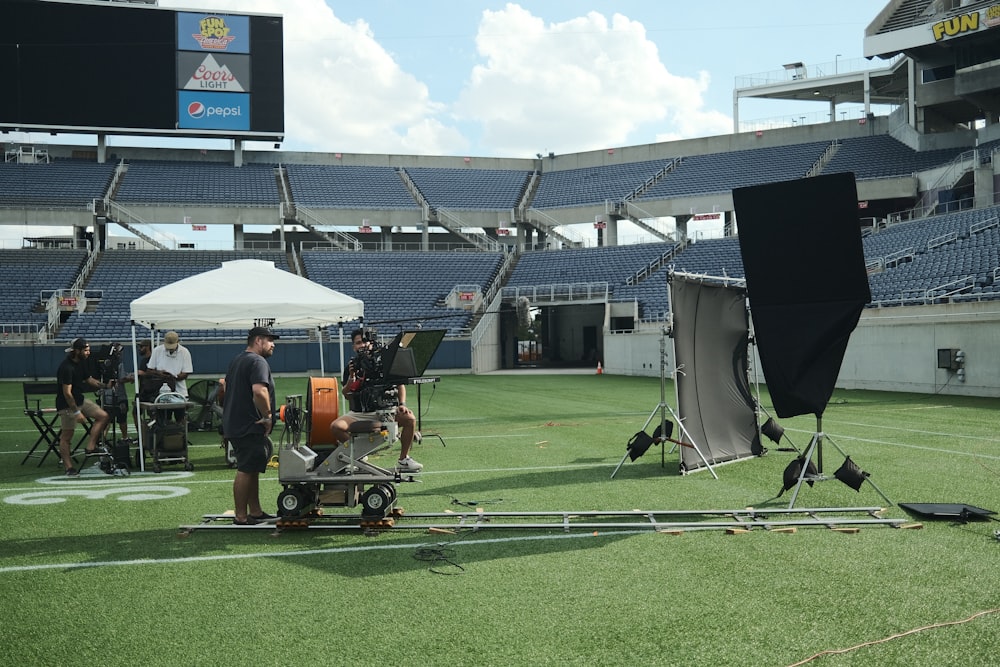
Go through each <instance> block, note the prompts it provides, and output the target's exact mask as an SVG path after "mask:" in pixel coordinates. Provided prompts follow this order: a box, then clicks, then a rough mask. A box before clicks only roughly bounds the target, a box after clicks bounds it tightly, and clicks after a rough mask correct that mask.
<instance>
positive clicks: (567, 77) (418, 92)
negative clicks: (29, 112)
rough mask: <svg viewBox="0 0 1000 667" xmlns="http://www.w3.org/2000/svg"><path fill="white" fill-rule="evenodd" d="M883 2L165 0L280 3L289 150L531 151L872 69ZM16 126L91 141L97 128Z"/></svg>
mask: <svg viewBox="0 0 1000 667" xmlns="http://www.w3.org/2000/svg"><path fill="white" fill-rule="evenodd" d="M886 2H887V0H841V1H840V2H837V3H812V2H809V3H804V2H801V0H794V1H793V0H767V1H766V2H747V1H746V0H714V1H711V2H705V3H680V2H675V1H673V0H614V1H611V0H609V1H604V0H576V1H570V0H523V1H522V2H506V3H505V2H501V1H490V0H420V1H414V0H326V1H324V0H160V2H159V4H160V6H161V7H168V8H174V9H198V10H210V11H212V10H217V11H228V12H236V13H239V12H248V13H269V14H281V15H283V16H284V21H283V23H284V46H285V140H284V142H283V143H282V144H281V149H282V150H288V151H322V152H345V153H390V154H404V155H460V156H485V157H517V158H530V157H534V156H535V155H536V154H537V153H543V154H547V153H549V152H554V153H556V154H560V153H573V152H580V151H588V150H597V149H604V148H612V147H620V146H631V145H636V144H645V143H653V142H661V141H670V140H676V139H685V138H694V137H703V136H713V135H720V134H728V133H731V132H732V131H733V89H734V87H735V86H736V80H737V77H740V76H746V75H753V74H760V73H764V72H781V71H783V70H782V65H783V64H785V63H791V62H796V61H798V62H803V63H805V64H806V65H808V66H814V67H820V68H822V69H824V71H827V72H832V71H833V70H834V68H836V69H837V70H838V71H847V70H855V69H864V68H866V67H869V66H871V65H873V64H874V65H877V64H878V62H879V61H875V62H874V63H869V62H868V61H867V60H865V59H864V58H863V57H862V52H863V42H864V30H865V28H866V27H867V25H868V24H869V23H870V22H871V21H872V20H873V19H874V17H875V16H876V15H877V14H878V12H879V11H880V10H881V9H882V8H883V7H885V5H886ZM827 113H828V108H827V105H826V104H825V103H816V104H810V103H791V102H779V101H771V100H743V101H741V103H740V113H739V115H740V120H741V121H743V122H747V121H760V120H768V121H772V122H773V121H781V120H787V121H788V122H789V123H790V122H791V120H792V119H800V118H802V117H803V116H807V117H808V118H809V120H808V122H814V119H815V122H821V120H822V119H825V118H826V116H827ZM854 113H856V112H855V111H853V110H852V111H851V114H852V116H853V115H854ZM22 138H23V139H24V140H26V141H29V142H33V143H38V142H41V143H45V142H49V143H59V144H62V143H82V144H84V145H90V146H95V145H96V139H95V137H93V136H89V137H88V136H83V137H76V136H70V135H66V136H62V135H60V136H56V137H48V136H47V135H44V136H36V135H22ZM134 145H139V146H153V145H174V146H180V147H185V148H186V147H192V148H217V149H226V148H229V147H230V143H229V142H226V141H223V140H195V139H186V140H163V141H160V140H152V139H150V138H138V137H136V138H132V137H123V136H111V137H108V146H109V148H112V149H113V147H114V146H134ZM245 149H247V150H270V149H272V144H270V143H268V144H263V143H261V142H256V143H255V142H248V143H246V144H245ZM23 229H24V228H23V227H14V228H13V230H10V229H7V230H4V231H2V232H0V240H4V239H7V238H8V237H9V236H10V233H11V231H13V232H14V237H15V238H16V239H17V240H18V244H19V241H20V238H21V236H22V235H23V234H22V231H23ZM180 233H184V234H185V235H187V236H190V235H191V234H190V233H188V232H178V234H180ZM194 240H198V237H197V236H195V237H194ZM8 247H9V245H8Z"/></svg>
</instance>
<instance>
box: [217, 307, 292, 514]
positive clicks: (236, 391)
mask: <svg viewBox="0 0 1000 667" xmlns="http://www.w3.org/2000/svg"><path fill="white" fill-rule="evenodd" d="M278 338H279V336H276V335H275V334H274V332H273V331H271V330H270V329H269V328H268V327H254V328H253V329H250V331H249V333H248V334H247V347H246V349H245V350H244V351H243V352H241V353H240V354H238V355H237V356H236V357H235V358H234V359H233V360H232V361H231V362H230V363H229V369H228V370H227V371H226V379H225V381H224V386H225V388H226V399H225V401H224V402H223V408H222V433H223V435H224V437H226V438H228V439H229V442H230V443H231V444H232V446H233V453H234V454H235V456H236V479H235V480H233V501H234V502H235V503H236V509H235V517H234V518H233V523H235V524H236V525H238V526H248V525H254V524H257V523H260V522H261V521H264V520H266V519H273V518H274V517H272V516H271V515H269V514H267V513H265V512H264V510H263V509H262V508H261V506H260V474H261V473H262V472H264V471H265V470H267V463H268V461H270V459H271V453H272V450H273V446H272V444H271V438H270V437H269V436H270V434H271V428H272V426H273V421H272V420H273V418H274V413H275V396H274V378H272V377H271V367H270V365H268V363H267V359H268V357H270V356H271V355H272V354H274V341H276V340H278Z"/></svg>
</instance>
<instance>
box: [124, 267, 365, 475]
mask: <svg viewBox="0 0 1000 667" xmlns="http://www.w3.org/2000/svg"><path fill="white" fill-rule="evenodd" d="M130 310H131V318H132V359H133V360H136V361H135V362H134V363H137V360H138V350H137V344H136V333H135V327H136V325H137V324H139V325H142V326H145V327H146V328H148V329H150V330H154V331H155V330H161V331H162V330H164V329H243V330H245V331H249V330H250V329H251V328H252V327H255V326H258V325H263V326H270V327H272V328H275V329H298V328H302V329H307V328H311V327H316V328H317V329H321V328H322V327H326V326H330V325H333V324H339V325H341V337H342V336H343V323H344V322H350V321H352V320H357V319H360V318H362V317H363V316H364V312H365V305H364V302H363V301H361V300H360V299H355V298H354V297H351V296H348V295H346V294H343V293H341V292H338V291H336V290H332V289H330V288H328V287H324V286H323V285H319V284H317V283H314V282H312V281H311V280H309V279H307V278H303V277H301V276H297V275H295V274H294V273H291V272H289V271H284V270H282V269H279V268H277V267H276V266H275V265H274V262H268V261H263V260H259V259H240V260H234V261H231V262H223V263H222V266H221V267H220V268H218V269H213V270H211V271H206V272H204V273H199V274H198V275H194V276H191V277H189V278H184V279H182V280H178V281H177V282H174V283H170V284H169V285H164V286H163V287H161V288H159V289H157V290H153V291H152V292H150V293H148V294H146V295H144V296H141V297H139V298H138V299H136V300H134V301H133V302H132V303H131V309H130ZM319 343H320V369H321V371H322V372H324V373H325V369H324V368H323V340H322V336H319ZM340 356H341V359H340V362H341V363H340V365H341V368H343V366H344V359H343V356H344V348H343V345H341V346H340ZM135 400H136V401H138V383H137V384H136V396H135ZM139 451H140V466H141V467H143V469H144V465H145V464H144V462H143V457H144V454H143V443H142V429H139Z"/></svg>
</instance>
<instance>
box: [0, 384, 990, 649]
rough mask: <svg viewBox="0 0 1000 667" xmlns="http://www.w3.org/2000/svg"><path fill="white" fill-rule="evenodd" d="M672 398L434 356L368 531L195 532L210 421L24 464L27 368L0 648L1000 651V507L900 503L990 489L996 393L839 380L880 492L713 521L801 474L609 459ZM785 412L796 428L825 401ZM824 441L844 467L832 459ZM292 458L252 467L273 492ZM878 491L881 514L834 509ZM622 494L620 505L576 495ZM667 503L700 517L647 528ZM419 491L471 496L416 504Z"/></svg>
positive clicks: (762, 504) (795, 436) (390, 455)
mask: <svg viewBox="0 0 1000 667" xmlns="http://www.w3.org/2000/svg"><path fill="white" fill-rule="evenodd" d="M306 390H307V378H305V377H288V378H279V379H278V398H279V402H283V400H284V398H285V397H286V396H289V395H303V394H305V393H306ZM411 392H412V393H411V394H410V396H409V401H408V403H409V404H410V405H411V406H413V405H414V404H415V403H416V400H415V399H416V397H415V391H414V389H413V388H411ZM659 396H660V383H659V380H658V379H655V378H630V377H619V376H610V375H594V374H587V375H529V374H522V375H488V376H471V375H445V376H443V377H442V379H441V382H440V383H437V384H435V385H427V386H424V387H423V389H422V390H421V400H420V408H421V418H422V426H423V431H424V432H425V437H424V439H423V440H422V441H421V442H420V443H418V444H416V445H415V447H414V451H413V456H414V457H415V458H417V459H418V460H419V461H420V462H422V463H423V464H424V465H425V469H424V472H423V473H422V474H420V475H419V476H418V478H417V481H416V482H413V483H401V484H399V485H398V486H397V491H398V495H399V501H398V503H399V506H400V507H401V508H402V509H403V510H404V511H405V513H404V514H403V516H402V517H401V518H399V519H398V520H397V521H396V524H395V527H392V528H386V529H382V530H369V531H363V530H361V529H360V528H357V527H356V526H353V525H351V523H350V521H348V520H347V519H345V520H343V521H339V520H337V519H336V517H337V516H338V515H341V514H351V513H354V512H355V510H351V509H347V508H338V507H333V508H326V510H325V511H324V515H325V517H326V519H324V521H325V522H327V523H326V525H346V526H348V527H347V528H331V529H324V530H320V529H307V530H291V529H286V530H281V531H273V530H271V529H263V530H261V529H256V528H254V529H242V528H240V529H230V530H225V529H222V530H208V529H205V530H200V529H199V530H194V531H193V532H191V533H190V534H186V535H185V533H183V532H182V531H181V530H179V528H180V527H181V526H188V525H197V524H198V523H199V521H200V520H201V518H202V516H203V515H205V514H214V513H225V512H226V511H228V510H231V509H232V479H233V471H232V470H231V469H230V468H229V467H228V466H227V465H226V461H225V457H224V452H223V450H222V448H221V447H220V443H219V436H218V434H217V433H212V432H193V431H192V432H191V433H189V440H190V443H191V446H190V448H189V453H190V457H191V461H192V463H193V464H194V470H193V471H190V472H188V471H185V470H184V468H183V466H180V465H167V466H165V467H164V470H163V472H161V473H159V474H154V473H152V472H147V473H140V472H138V471H133V472H132V474H131V475H129V476H115V475H107V474H105V473H103V472H102V471H101V470H100V469H98V468H93V467H88V468H85V469H84V470H83V471H82V474H81V475H80V477H78V478H75V479H71V478H67V477H65V476H64V475H62V474H61V470H62V468H61V466H60V465H59V464H58V463H57V462H56V461H55V459H54V457H52V456H50V457H49V458H48V459H46V460H45V461H44V463H43V464H42V465H41V466H39V465H38V459H37V458H33V459H29V460H28V461H27V462H26V463H23V464H22V459H23V458H24V455H25V453H26V452H27V450H28V449H29V448H30V447H31V445H32V443H34V441H35V439H36V437H37V435H38V432H37V430H36V429H35V427H34V426H33V424H32V423H31V421H30V420H29V418H28V417H27V416H25V415H24V410H23V408H24V404H23V400H22V390H21V383H20V382H3V383H0V462H2V463H3V465H2V466H0V498H2V500H3V503H2V505H0V508H2V515H0V516H2V519H0V527H2V528H0V530H2V535H0V587H2V591H3V596H2V603H0V605H2V607H0V612H2V617H3V625H2V628H3V630H2V637H3V642H2V648H0V663H2V664H3V665H12V666H15V665H16V666H21V665H129V666H132V665H387V664H401V665H587V666H591V665H622V664H639V665H748V666H749V665H753V666H759V665H793V664H807V663H810V664H816V665H826V666H829V665H852V666H854V665H879V666H882V665H928V666H931V665H933V666H940V665H963V666H964V665H994V664H997V663H998V662H1000V585H998V584H1000V540H998V539H997V537H996V531H997V530H1000V523H997V522H996V521H994V520H993V519H992V516H989V515H988V516H987V517H986V518H977V517H975V516H973V517H969V518H968V519H967V520H964V521H963V520H962V519H961V517H951V518H938V519H934V518H927V517H923V516H919V515H914V514H911V513H908V512H907V511H905V510H903V509H901V508H900V507H899V506H898V504H899V503H958V504H966V505H969V506H972V507H975V508H982V509H985V510H991V511H1000V435H998V428H997V426H998V421H1000V420H998V410H997V406H998V403H997V400H996V399H983V398H967V397H948V396H928V395H912V394H890V393H876V392H863V391H837V392H835V394H834V396H833V398H832V400H831V401H830V403H829V405H828V407H827V410H826V413H825V414H824V416H823V430H824V432H825V434H826V435H827V436H828V437H829V438H830V439H832V440H833V441H834V442H835V443H836V444H837V445H838V446H839V447H840V448H842V449H843V450H844V451H845V452H846V453H847V454H849V455H850V456H851V457H852V459H853V460H855V461H856V462H857V463H858V465H859V466H860V467H861V468H863V469H864V470H865V471H867V472H868V473H870V475H871V478H870V479H871V481H872V482H874V483H875V484H877V485H878V488H879V489H881V490H882V492H884V493H885V495H886V496H888V498H889V499H890V501H891V502H889V503H887V502H886V501H885V500H884V499H883V498H882V497H881V496H880V495H879V494H878V493H877V492H876V490H875V488H874V487H873V486H872V485H871V484H867V483H866V484H864V485H862V487H861V490H860V491H857V492H856V491H855V490H853V489H851V488H849V487H848V486H846V485H844V484H842V483H840V482H839V481H836V480H829V481H820V482H817V483H816V484H815V485H814V486H812V487H808V486H803V487H802V489H801V492H800V493H799V495H798V498H797V500H796V509H803V510H805V509H814V510H816V512H814V513H812V514H810V513H803V515H804V516H803V517H800V518H802V519H806V521H803V522H802V525H797V526H793V527H783V526H779V525H777V523H774V524H773V525H772V524H768V523H767V522H766V521H764V522H761V521H754V520H752V519H751V523H748V524H747V525H746V528H745V529H731V528H730V529H727V528H726V527H724V526H722V525H709V524H707V523H705V522H712V521H718V518H719V517H720V516H722V517H725V516H728V515H729V514H731V513H736V514H737V516H740V517H744V518H745V517H746V516H749V511H748V510H747V509H746V508H754V509H756V510H779V509H785V508H787V506H788V502H789V496H790V493H791V492H786V493H785V495H784V496H783V497H782V498H780V499H775V498H774V496H775V495H776V494H777V492H778V491H779V490H780V489H781V487H782V472H783V470H784V469H785V467H786V466H787V465H788V463H789V462H791V461H792V460H793V458H794V456H795V454H794V452H789V451H779V447H778V446H777V445H775V444H774V443H772V442H770V441H765V445H766V446H767V447H769V448H770V449H769V451H768V452H767V453H766V454H765V455H764V456H762V457H757V458H751V459H748V460H744V461H740V462H736V463H732V464H727V465H720V466H716V467H715V471H716V474H717V475H718V479H715V478H714V477H713V476H712V475H711V474H710V473H709V472H708V471H705V470H702V471H699V472H696V473H693V474H688V475H681V474H679V472H678V454H677V452H676V451H671V450H670V449H667V450H666V451H663V450H662V449H661V448H660V447H659V446H653V447H652V448H651V449H650V450H649V451H648V452H647V453H646V454H645V456H643V457H641V458H639V459H637V460H636V461H634V462H633V461H626V462H625V463H624V465H622V466H621V468H620V470H619V471H618V473H617V474H616V475H615V477H614V479H612V478H611V474H612V472H613V471H614V470H615V468H616V467H617V466H618V465H619V462H620V461H621V460H622V457H623V456H624V455H625V453H626V450H625V445H626V442H627V441H628V439H629V438H630V437H631V436H632V435H633V434H634V433H635V432H636V431H637V430H639V428H640V427H642V426H643V424H644V423H645V422H646V419H647V417H648V416H649V415H650V413H651V412H652V411H653V410H655V409H656V406H657V405H658V402H659ZM667 396H668V402H670V403H671V404H673V388H672V386H668V390H667ZM762 404H763V405H764V406H765V408H767V409H770V401H769V399H768V397H767V395H766V393H765V394H764V395H763V396H762ZM780 421H781V424H782V426H783V427H784V428H785V431H786V434H787V436H788V441H789V442H790V443H791V444H792V445H794V446H796V447H799V448H802V449H804V448H805V447H806V445H808V443H809V440H810V437H811V435H812V433H813V431H814V430H815V419H814V418H813V417H812V416H803V417H796V418H793V419H787V420H780ZM276 430H277V432H278V433H279V434H280V430H281V426H280V425H279V426H278V427H277V429H276ZM650 430H651V429H650ZM276 439H277V436H276ZM827 444H828V446H827V447H826V448H825V450H824V458H825V472H830V471H832V470H833V469H835V468H836V467H837V466H838V465H839V464H840V463H841V461H842V457H841V456H840V455H839V453H838V452H837V451H836V449H835V448H832V447H830V446H829V443H827ZM780 449H788V447H785V446H782V447H780ZM397 454H398V445H396V447H395V448H393V449H392V450H389V451H386V452H382V453H380V454H378V455H376V456H374V457H372V459H371V460H372V461H373V462H375V463H377V464H379V465H384V466H385V467H390V466H391V465H392V462H393V461H394V460H395V458H396V456H397ZM661 457H662V459H663V460H665V465H661ZM277 478H278V476H277V471H276V470H268V472H267V473H266V474H265V475H264V476H263V478H262V482H261V489H262V498H263V500H264V504H265V509H267V510H269V511H271V512H274V511H275V503H276V499H277V496H278V494H279V493H280V491H281V486H280V485H279V484H278V481H277ZM872 507H874V508H884V511H881V512H879V513H877V516H878V517H881V518H885V519H892V520H894V521H892V522H891V523H871V524H860V525H854V526H852V527H847V526H842V525H840V524H836V523H834V522H832V521H828V522H827V523H826V524H824V522H823V521H822V518H823V517H827V518H828V519H829V517H830V516H835V517H837V518H840V517H842V516H843V517H845V518H856V517H859V516H860V517H868V516H869V514H867V513H866V512H863V511H861V512H858V511H852V510H855V509H856V508H872ZM830 508H838V511H837V512H835V513H833V514H829V515H827V514H821V513H820V510H826V509H830ZM633 510H642V511H643V512H642V513H641V515H639V516H636V514H637V513H635V512H633ZM610 511H615V512H621V513H623V514H626V515H628V517H627V520H626V521H618V520H615V521H608V525H607V526H604V525H601V526H596V527H595V526H593V525H591V523H590V522H588V520H587V519H586V517H587V516H589V515H588V514H587V513H591V512H610ZM509 512H513V513H539V512H548V513H554V514H555V515H556V516H557V517H562V519H561V520H560V519H558V518H557V519H556V520H555V521H554V522H553V523H552V525H545V526H538V527H533V528H516V527H508V526H504V525H503V524H504V522H505V521H506V519H504V518H503V517H501V516H500V515H498V514H497V513H509ZM652 512H662V513H665V514H664V515H661V516H667V517H669V518H668V520H667V522H668V523H674V522H676V523H684V524H685V525H684V526H683V527H681V528H677V527H676V526H671V525H668V526H665V527H664V526H660V527H657V526H656V525H653V524H652V522H651V521H650V520H649V519H648V518H644V517H646V516H647V515H648V514H649V513H652ZM422 513H434V514H438V513H449V514H454V515H456V516H458V515H461V514H463V513H467V514H471V515H476V514H480V513H481V514H482V515H483V516H482V517H480V522H479V523H478V524H477V523H476V522H475V521H474V520H473V519H474V518H475V517H473V518H470V519H469V520H467V521H466V522H465V523H461V522H459V521H458V520H457V519H456V520H455V522H454V523H453V524H452V527H451V528H449V529H447V530H433V531H432V530H428V529H427V528H426V527H424V528H416V527H408V525H410V526H415V525H417V524H418V523H419V522H418V521H417V519H416V518H412V517H411V518H408V515H414V514H422ZM491 513H492V514H493V515H494V516H496V519H494V520H491V519H490V515H491ZM666 513H669V514H666ZM813 516H816V517H819V518H818V519H814V518H812V517H813ZM561 521H565V523H562V522H561ZM697 523H702V524H703V525H700V526H699V525H689V524H697Z"/></svg>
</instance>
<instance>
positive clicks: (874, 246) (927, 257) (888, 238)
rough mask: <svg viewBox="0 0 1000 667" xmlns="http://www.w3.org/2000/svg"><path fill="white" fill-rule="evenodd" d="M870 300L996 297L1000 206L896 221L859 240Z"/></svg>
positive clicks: (998, 293)
mask: <svg viewBox="0 0 1000 667" xmlns="http://www.w3.org/2000/svg"><path fill="white" fill-rule="evenodd" d="M863 243H864V248H865V257H866V259H867V260H868V261H869V262H870V263H872V265H873V266H877V267H878V269H877V271H878V272H876V273H874V274H873V275H871V276H870V277H869V283H870V285H871V289H872V302H873V305H883V306H889V305H907V304H922V303H936V302H939V301H941V300H943V299H944V298H948V299H951V300H957V301H969V300H988V299H995V298H1000V284H997V281H996V280H995V274H996V272H997V270H998V269H1000V207H998V206H993V207H990V208H986V209H977V210H969V211H961V212H958V213H951V214H947V215H940V216H934V217H930V218H926V219H924V220H919V221H913V222H907V223H900V224H896V225H893V226H891V227H889V228H888V229H885V230H883V231H881V232H879V233H877V234H871V235H869V236H866V237H865V238H864V240H863Z"/></svg>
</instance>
